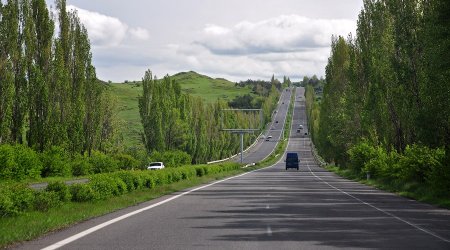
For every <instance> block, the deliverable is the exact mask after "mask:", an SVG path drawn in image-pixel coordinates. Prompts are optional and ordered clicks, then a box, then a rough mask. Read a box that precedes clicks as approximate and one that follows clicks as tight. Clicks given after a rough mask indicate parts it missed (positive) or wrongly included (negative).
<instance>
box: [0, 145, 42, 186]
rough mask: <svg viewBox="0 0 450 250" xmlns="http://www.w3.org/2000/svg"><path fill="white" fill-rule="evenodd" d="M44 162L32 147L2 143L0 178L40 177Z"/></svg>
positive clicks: (0, 148)
mask: <svg viewBox="0 0 450 250" xmlns="http://www.w3.org/2000/svg"><path fill="white" fill-rule="evenodd" d="M41 169H42V162H41V161H40V159H39V156H38V154H37V153H36V152H34V151H33V150H32V149H30V148H28V147H26V146H24V145H20V144H17V145H6V144H5V145H0V179H3V180H17V181H20V180H24V179H27V178H32V179H38V178H39V177H40V174H41Z"/></svg>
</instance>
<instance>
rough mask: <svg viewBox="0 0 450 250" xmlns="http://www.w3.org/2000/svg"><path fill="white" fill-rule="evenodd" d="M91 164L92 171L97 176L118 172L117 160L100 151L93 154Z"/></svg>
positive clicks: (90, 159)
mask: <svg viewBox="0 0 450 250" xmlns="http://www.w3.org/2000/svg"><path fill="white" fill-rule="evenodd" d="M89 162H90V163H91V164H92V170H93V172H94V173H95V174H98V173H109V172H114V171H117V170H118V162H117V160H115V159H113V158H112V157H110V156H108V155H105V154H103V153H101V152H99V151H93V152H92V154H91V157H90V158H89Z"/></svg>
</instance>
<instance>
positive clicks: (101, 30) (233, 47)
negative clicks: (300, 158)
mask: <svg viewBox="0 0 450 250" xmlns="http://www.w3.org/2000/svg"><path fill="white" fill-rule="evenodd" d="M47 2H48V3H49V4H50V5H54V4H53V0H47ZM67 5H68V8H70V9H76V10H77V11H78V15H79V17H80V19H81V21H82V22H83V23H84V25H85V26H86V28H87V30H88V32H89V37H90V40H91V43H92V53H93V58H94V65H95V66H96V68H97V75H98V77H99V78H100V79H102V80H112V81H116V82H118V81H124V80H140V79H141V78H142V76H143V75H144V72H145V70H146V69H151V70H152V71H153V72H154V74H156V75H158V76H163V75H165V74H174V73H177V72H180V71H189V70H194V71H197V72H199V73H202V74H206V75H210V76H213V77H223V78H227V79H229V80H232V81H239V80H246V79H249V78H250V79H269V78H270V77H271V76H272V74H275V76H277V77H282V76H283V75H286V76H289V77H291V79H293V80H298V79H300V78H301V77H303V76H304V75H313V74H316V75H318V76H322V75H324V68H325V65H326V62H327V58H328V56H329V54H330V48H329V46H330V43H331V36H332V35H333V34H334V35H343V36H347V35H348V34H349V33H350V32H351V33H353V34H354V33H355V30H356V20H357V17H358V14H359V12H360V10H361V8H362V0H314V1H311V0H127V1H123V0H67Z"/></svg>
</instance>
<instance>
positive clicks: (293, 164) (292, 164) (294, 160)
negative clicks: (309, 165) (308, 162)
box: [284, 152, 300, 170]
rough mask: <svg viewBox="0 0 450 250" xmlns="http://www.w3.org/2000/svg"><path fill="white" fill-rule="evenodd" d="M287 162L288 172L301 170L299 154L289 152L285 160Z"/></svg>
mask: <svg viewBox="0 0 450 250" xmlns="http://www.w3.org/2000/svg"><path fill="white" fill-rule="evenodd" d="M284 161H285V162H286V170H288V169H289V168H296V169H297V170H299V163H300V161H299V159H298V154H297V153H295V152H288V153H287V154H286V160H284Z"/></svg>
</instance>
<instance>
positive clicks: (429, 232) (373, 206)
mask: <svg viewBox="0 0 450 250" xmlns="http://www.w3.org/2000/svg"><path fill="white" fill-rule="evenodd" d="M306 166H307V167H308V169H309V172H310V173H311V174H312V175H313V176H314V177H316V178H317V179H319V180H320V181H322V182H323V183H325V184H327V185H328V186H330V187H331V188H333V189H335V190H337V191H339V192H341V193H343V194H346V195H348V196H350V197H352V198H353V199H355V200H357V201H359V202H361V203H362V204H364V205H367V206H369V207H371V208H374V209H376V210H378V211H380V212H382V213H384V214H386V215H388V216H390V217H392V218H395V219H397V220H399V221H401V222H403V223H406V224H408V225H410V226H412V227H414V228H416V229H418V230H420V231H422V232H424V233H427V234H429V235H431V236H434V237H436V238H438V239H440V240H442V241H445V242H450V240H448V239H446V238H444V237H441V236H439V235H437V234H435V233H433V232H431V231H429V230H426V229H424V228H421V227H419V226H417V225H416V224H414V223H412V222H409V221H407V220H404V219H402V218H400V217H397V216H395V215H394V214H392V213H389V212H387V211H384V210H383V209H381V208H378V207H376V206H375V205H372V204H370V203H368V202H365V201H363V200H361V199H359V198H357V197H355V196H353V195H351V194H349V193H347V192H345V191H343V190H341V189H339V188H337V187H335V186H333V185H331V184H330V183H328V182H327V181H325V180H323V179H322V178H321V177H320V176H317V175H316V174H315V173H314V172H313V171H312V170H311V168H310V167H309V164H307V165H306Z"/></svg>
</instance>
